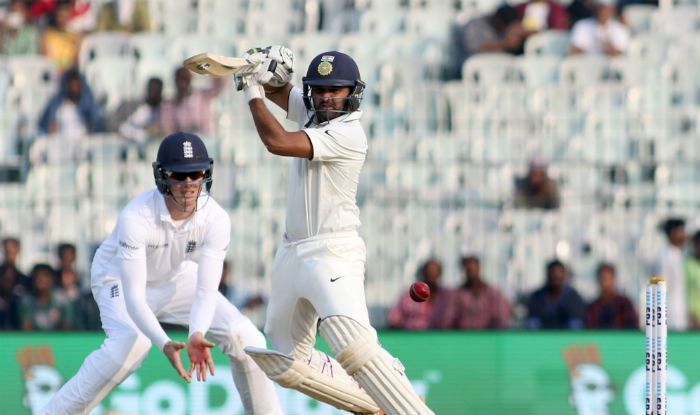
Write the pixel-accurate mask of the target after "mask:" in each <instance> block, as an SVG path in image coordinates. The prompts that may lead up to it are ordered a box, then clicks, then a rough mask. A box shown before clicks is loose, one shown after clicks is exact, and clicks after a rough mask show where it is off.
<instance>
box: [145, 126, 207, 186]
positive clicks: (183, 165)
mask: <svg viewBox="0 0 700 415" xmlns="http://www.w3.org/2000/svg"><path fill="white" fill-rule="evenodd" d="M213 169H214V160H213V159H212V158H210V157H209V153H208V152H207V147H206V146H205V145H204V142H203V141H202V139H201V138H199V137H198V136H197V135H196V134H191V133H183V132H177V133H173V134H170V135H169V136H167V137H165V138H164V139H163V141H162V142H161V143H160V147H158V155H157V157H156V161H154V162H153V177H154V178H155V180H156V186H157V187H158V191H160V192H161V193H162V194H170V187H169V186H168V175H169V174H170V173H189V172H196V171H203V172H204V184H205V187H206V189H207V192H208V191H209V190H210V189H211V185H212V172H213Z"/></svg>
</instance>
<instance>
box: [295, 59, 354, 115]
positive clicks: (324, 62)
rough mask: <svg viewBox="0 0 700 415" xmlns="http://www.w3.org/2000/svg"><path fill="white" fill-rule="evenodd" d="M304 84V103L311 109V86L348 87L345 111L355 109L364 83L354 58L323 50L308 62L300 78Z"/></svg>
mask: <svg viewBox="0 0 700 415" xmlns="http://www.w3.org/2000/svg"><path fill="white" fill-rule="evenodd" d="M302 84H303V86H304V105H306V108H307V109H309V110H313V109H314V108H313V102H312V100H311V88H312V87H315V86H330V87H344V86H347V87H350V88H351V92H350V96H349V97H348V102H347V105H346V108H345V111H347V112H352V111H357V110H358V109H359V108H360V102H361V101H362V93H363V91H364V89H365V83H364V82H363V81H362V79H361V78H360V70H359V69H358V68H357V64H356V63H355V60H353V58H351V57H350V56H348V55H346V54H344V53H342V52H337V51H330V52H324V53H321V54H320V55H318V56H316V57H315V58H314V59H313V60H312V61H311V64H309V69H308V70H307V71H306V76H305V77H303V78H302Z"/></svg>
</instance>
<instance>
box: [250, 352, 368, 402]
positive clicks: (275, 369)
mask: <svg viewBox="0 0 700 415" xmlns="http://www.w3.org/2000/svg"><path fill="white" fill-rule="evenodd" d="M245 352H246V353H248V356H250V357H251V358H252V359H253V360H255V362H256V363H257V364H258V366H260V368H261V369H262V370H263V372H265V373H266V374H267V376H268V377H269V378H270V379H272V380H274V381H275V382H277V383H279V384H280V385H282V386H284V387H285V388H291V389H294V390H298V391H299V392H302V393H304V394H305V395H308V396H311V397H312V398H314V399H316V400H319V401H321V402H325V403H327V404H330V405H333V406H335V407H336V408H338V409H342V410H345V411H350V412H356V413H361V414H375V413H377V412H379V407H378V406H377V404H376V403H374V401H373V400H372V398H371V397H370V396H369V395H367V394H366V393H364V392H362V391H361V390H360V389H356V388H353V387H351V386H349V385H346V384H344V383H342V382H339V381H337V380H335V379H333V378H331V377H328V376H325V375H322V374H320V373H317V372H316V371H314V369H312V368H311V367H309V365H307V364H306V363H304V362H301V361H298V360H295V359H293V358H292V357H290V356H287V355H285V354H283V353H280V352H277V351H275V350H269V349H261V348H258V347H251V346H249V347H246V348H245Z"/></svg>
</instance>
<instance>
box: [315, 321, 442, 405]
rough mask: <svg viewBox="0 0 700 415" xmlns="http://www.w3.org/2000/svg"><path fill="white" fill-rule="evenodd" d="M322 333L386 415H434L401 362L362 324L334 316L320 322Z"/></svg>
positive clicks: (338, 357)
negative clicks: (406, 373) (411, 381)
mask: <svg viewBox="0 0 700 415" xmlns="http://www.w3.org/2000/svg"><path fill="white" fill-rule="evenodd" d="M319 330H320V332H321V335H322V336H323V338H324V339H325V340H326V342H327V343H328V345H329V346H330V347H331V349H332V350H333V353H334V354H335V358H336V360H338V362H339V363H340V364H341V365H342V366H343V367H344V368H345V370H346V371H347V372H348V374H350V375H351V376H353V377H354V378H355V380H357V382H358V383H359V384H360V385H361V386H362V387H363V388H364V390H366V391H367V393H369V395H370V396H371V397H372V398H374V401H375V402H377V403H378V404H379V406H381V408H382V409H383V410H384V411H386V413H387V415H435V414H434V413H433V411H431V410H430V409H429V408H428V407H427V406H426V405H425V403H423V401H422V400H421V399H420V398H419V397H418V395H417V394H416V392H415V391H414V390H413V387H412V386H411V383H410V382H409V380H408V378H407V377H406V375H405V374H404V368H403V365H402V364H401V362H399V360H398V359H396V358H394V357H393V356H391V355H390V354H389V353H388V352H387V351H386V350H384V349H382V347H381V346H380V345H379V343H378V342H377V339H376V338H375V337H374V336H372V334H371V333H370V332H369V331H368V330H367V329H366V328H364V327H363V326H362V325H361V324H360V323H358V322H357V321H355V320H353V319H352V318H350V317H345V316H331V317H326V318H325V319H323V320H322V321H321V324H320V326H319Z"/></svg>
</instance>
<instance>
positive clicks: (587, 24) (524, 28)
mask: <svg viewBox="0 0 700 415" xmlns="http://www.w3.org/2000/svg"><path fill="white" fill-rule="evenodd" d="M631 4H645V5H653V6H656V5H657V4H658V2H657V1H656V0H573V1H572V2H570V3H568V5H564V4H563V3H562V2H558V1H555V0H527V1H525V2H522V3H518V4H515V5H511V4H506V3H504V4H503V5H501V6H500V7H498V8H497V9H496V10H494V11H493V12H492V13H490V14H487V15H485V16H479V17H476V18H473V19H471V20H469V21H468V22H467V23H466V24H463V25H461V26H458V27H457V28H456V30H455V36H454V38H455V50H456V53H457V54H456V59H455V66H454V67H453V68H452V72H453V73H452V76H453V77H457V78H458V77H460V76H461V66H462V64H463V62H464V61H465V60H467V59H468V58H469V57H470V56H472V55H475V54H478V53H493V52H502V53H511V54H514V55H520V54H523V53H524V49H525V41H526V40H527V38H528V37H530V36H532V35H534V34H536V33H540V32H544V31H553V30H554V31H563V32H568V33H569V34H570V43H569V45H568V50H569V54H571V55H576V54H594V55H607V56H617V55H621V54H624V53H625V52H626V51H627V47H628V46H629V42H630V38H631V35H632V32H631V30H630V27H629V26H628V25H627V22H625V21H624V18H623V14H622V11H623V10H624V8H625V7H627V6H629V5H631Z"/></svg>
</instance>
